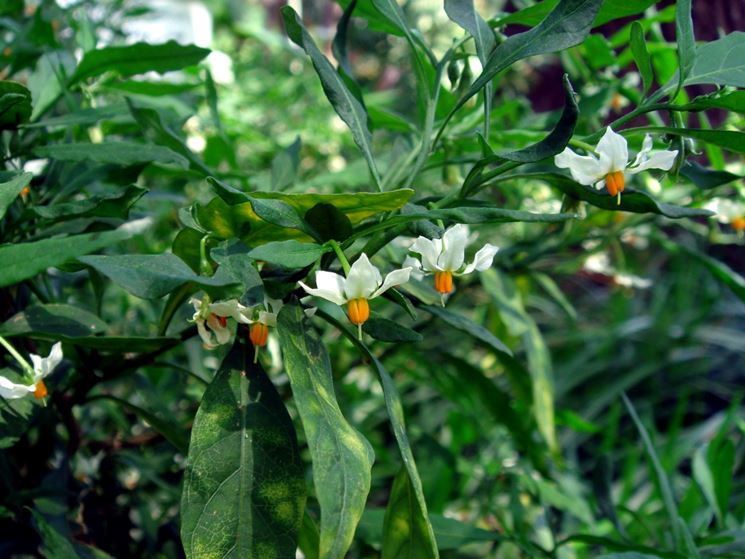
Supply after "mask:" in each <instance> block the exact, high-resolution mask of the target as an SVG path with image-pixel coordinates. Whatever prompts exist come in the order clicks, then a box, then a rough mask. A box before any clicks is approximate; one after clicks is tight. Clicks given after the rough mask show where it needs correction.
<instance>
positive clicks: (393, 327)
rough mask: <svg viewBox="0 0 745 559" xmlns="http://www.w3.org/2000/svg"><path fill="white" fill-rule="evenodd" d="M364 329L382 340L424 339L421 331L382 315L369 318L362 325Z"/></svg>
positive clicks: (395, 341)
mask: <svg viewBox="0 0 745 559" xmlns="http://www.w3.org/2000/svg"><path fill="white" fill-rule="evenodd" d="M362 331H363V332H365V334H367V335H368V336H371V337H373V338H375V339H376V340H378V341H381V342H391V343H402V342H419V341H421V340H422V335H421V334H420V333H419V332H416V331H415V330H412V329H411V328H407V327H406V326H404V325H403V324H400V323H399V322H396V321H394V320H390V319H388V318H383V317H380V316H374V317H371V318H370V319H369V320H367V321H366V322H365V324H363V325H362Z"/></svg>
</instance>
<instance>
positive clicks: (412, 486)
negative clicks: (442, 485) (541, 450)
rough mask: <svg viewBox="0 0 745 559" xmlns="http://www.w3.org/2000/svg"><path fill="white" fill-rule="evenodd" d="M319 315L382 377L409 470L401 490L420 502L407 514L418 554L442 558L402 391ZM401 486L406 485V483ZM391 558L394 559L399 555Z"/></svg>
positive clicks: (365, 350) (379, 365) (350, 334)
mask: <svg viewBox="0 0 745 559" xmlns="http://www.w3.org/2000/svg"><path fill="white" fill-rule="evenodd" d="M318 315H319V316H321V317H323V318H325V319H326V320H327V321H328V322H330V323H332V324H334V325H335V326H336V327H337V328H339V330H341V331H342V332H343V333H344V335H345V336H347V338H349V340H350V341H351V342H352V343H353V344H354V345H356V346H357V347H358V348H359V349H360V351H361V352H362V353H363V354H364V355H365V356H366V357H367V359H368V360H369V362H370V363H372V365H373V367H374V368H375V370H376V371H377V373H378V376H379V377H380V384H381V386H382V387H383V398H384V400H385V407H386V410H387V412H388V418H389V419H390V422H391V427H392V428H393V435H394V436H395V437H396V443H397V444H398V449H399V452H400V453H401V459H402V460H403V462H404V468H405V470H406V478H407V479H406V481H405V486H404V487H401V488H400V489H401V491H407V492H410V494H411V497H412V499H413V500H415V501H416V503H415V504H412V505H411V506H410V507H408V508H407V510H406V511H405V512H404V514H405V515H407V516H408V520H409V521H410V522H411V523H412V524H411V528H410V529H409V530H408V532H409V533H410V534H411V535H414V534H416V537H417V539H418V540H419V542H420V547H419V548H418V550H417V551H418V552H419V553H420V554H421V555H420V556H421V557H425V558H429V557H432V558H435V559H436V558H437V557H438V553H437V545H436V544H435V538H434V534H433V532H432V527H431V526H430V524H429V522H428V516H427V503H426V502H425V500H424V489H423V488H422V480H421V478H420V477H419V471H418V470H417V467H416V462H415V461H414V454H413V453H412V451H411V445H410V444H409V437H408V436H407V434H406V426H405V421H404V407H403V404H402V402H401V396H400V395H399V394H398V390H396V385H395V384H394V382H393V379H392V378H391V376H390V375H389V374H388V371H386V369H385V367H383V364H382V363H381V362H380V361H379V360H378V359H377V358H376V357H375V356H374V355H373V353H372V352H371V351H370V350H369V348H368V347H367V346H366V345H365V344H363V343H362V342H361V341H360V340H359V339H357V337H356V336H355V334H354V332H352V331H351V330H350V329H349V328H347V327H346V326H344V325H342V324H341V323H339V322H338V321H337V320H336V319H334V318H332V317H331V316H330V315H328V314H327V313H325V312H323V311H321V310H319V311H318ZM400 483H404V482H403V481H402V482H400ZM402 537H403V536H402ZM394 540H395V541H396V542H397V543H395V544H393V545H394V548H395V549H396V550H398V549H399V545H400V544H401V542H400V538H399V537H397V536H394ZM408 551H409V552H412V551H413V550H412V549H408ZM402 552H404V553H405V552H406V550H402ZM322 555H323V554H322ZM390 556H391V557H393V556H395V555H390Z"/></svg>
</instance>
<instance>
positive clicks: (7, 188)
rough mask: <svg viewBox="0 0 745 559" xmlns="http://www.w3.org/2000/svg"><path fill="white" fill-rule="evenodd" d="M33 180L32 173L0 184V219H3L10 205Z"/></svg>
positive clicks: (23, 174) (22, 174)
mask: <svg viewBox="0 0 745 559" xmlns="http://www.w3.org/2000/svg"><path fill="white" fill-rule="evenodd" d="M33 178H34V175H33V174H32V173H21V174H20V175H17V176H16V177H14V178H12V179H10V180H9V181H7V182H2V183H0V219H2V218H3V217H5V212H7V211H8V208H9V207H10V205H11V204H12V203H13V201H14V200H15V199H16V198H17V197H18V195H19V194H20V193H21V190H23V189H24V188H26V187H27V186H28V185H29V184H30V183H31V179H33Z"/></svg>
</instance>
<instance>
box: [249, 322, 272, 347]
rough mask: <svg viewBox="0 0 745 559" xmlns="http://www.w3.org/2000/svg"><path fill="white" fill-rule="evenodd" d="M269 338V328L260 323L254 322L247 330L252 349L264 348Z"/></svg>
mask: <svg viewBox="0 0 745 559" xmlns="http://www.w3.org/2000/svg"><path fill="white" fill-rule="evenodd" d="M268 338H269V327H268V326H267V325H266V324H262V323H261V322H254V323H253V324H252V325H251V328H249V330H248V339H249V340H251V343H252V344H253V345H254V347H264V346H265V345H266V341H267V339H268Z"/></svg>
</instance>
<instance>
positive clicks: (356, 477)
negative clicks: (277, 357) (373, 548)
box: [277, 305, 374, 559]
mask: <svg viewBox="0 0 745 559" xmlns="http://www.w3.org/2000/svg"><path fill="white" fill-rule="evenodd" d="M277 330H278V332H279V338H280V344H281V346H282V351H283V356H284V361H285V369H286V371H287V375H288V377H289V378H290V384H291V385H292V393H293V396H294V399H295V405H296V406H297V409H298V412H299V414H300V419H301V421H302V422H303V427H304V429H305V435H306V438H307V440H308V449H309V450H310V455H311V458H312V459H313V482H314V485H315V487H316V497H317V499H318V503H319V505H320V507H321V527H320V532H321V533H320V542H321V543H320V556H321V557H324V558H326V559H343V557H344V556H345V554H346V552H347V550H348V549H349V547H350V545H351V544H352V539H353V538H354V532H355V528H356V527H357V523H358V522H359V519H360V517H361V516H362V512H363V511H364V510H365V502H366V500H367V494H368V492H369V491H370V481H371V474H370V469H371V468H372V463H373V460H374V453H373V449H372V446H370V443H369V442H368V441H367V439H365V437H363V436H362V435H361V434H360V433H359V432H358V431H357V430H356V429H355V428H354V427H352V425H350V424H349V423H348V422H347V420H346V419H345V418H344V416H343V415H342V413H341V409H339V404H338V403H337V402H336V397H335V395H334V385H333V380H332V377H331V364H330V363H329V357H328V354H327V353H326V349H325V348H324V346H323V344H322V343H321V340H320V338H319V336H318V334H317V333H316V332H315V331H314V330H313V328H312V327H310V325H309V324H307V323H304V321H303V311H302V310H301V309H300V307H299V306H297V305H285V307H284V308H283V309H282V310H281V311H280V313H279V317H278V324H277Z"/></svg>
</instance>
